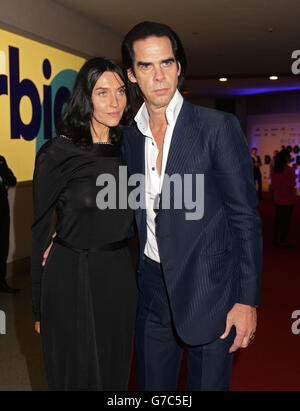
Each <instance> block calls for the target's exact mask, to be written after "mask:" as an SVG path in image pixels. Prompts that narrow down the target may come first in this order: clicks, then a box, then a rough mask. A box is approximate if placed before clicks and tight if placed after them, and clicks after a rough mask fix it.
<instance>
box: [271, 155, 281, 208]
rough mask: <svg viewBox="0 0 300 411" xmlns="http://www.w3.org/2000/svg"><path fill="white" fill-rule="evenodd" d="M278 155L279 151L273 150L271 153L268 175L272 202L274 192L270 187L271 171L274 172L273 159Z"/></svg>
mask: <svg viewBox="0 0 300 411" xmlns="http://www.w3.org/2000/svg"><path fill="white" fill-rule="evenodd" d="M278 153H279V150H274V151H273V157H272V159H271V161H270V174H269V181H270V191H271V195H272V200H273V201H274V191H273V187H272V170H274V166H275V159H276V156H277V154H278Z"/></svg>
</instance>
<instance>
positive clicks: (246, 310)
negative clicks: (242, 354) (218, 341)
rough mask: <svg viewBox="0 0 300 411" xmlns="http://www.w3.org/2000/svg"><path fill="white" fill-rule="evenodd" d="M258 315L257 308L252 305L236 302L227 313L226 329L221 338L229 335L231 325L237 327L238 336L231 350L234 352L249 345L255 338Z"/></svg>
mask: <svg viewBox="0 0 300 411" xmlns="http://www.w3.org/2000/svg"><path fill="white" fill-rule="evenodd" d="M256 323H257V315H256V308H255V307H254V306H252V305H245V304H239V303H236V304H235V305H234V306H233V307H232V309H231V310H230V311H229V313H228V314H227V321H226V329H225V332H224V334H223V335H221V337H220V338H222V339H224V338H226V337H227V336H228V334H229V332H230V330H231V327H232V326H233V325H234V326H235V328H236V337H235V339H234V341H233V344H232V346H231V347H230V349H229V352H230V353H231V352H234V351H236V350H237V349H239V348H241V347H242V348H246V347H248V345H249V343H250V341H251V340H252V339H253V338H254V334H255V331H256Z"/></svg>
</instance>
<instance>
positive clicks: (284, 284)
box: [0, 195, 300, 391]
mask: <svg viewBox="0 0 300 411" xmlns="http://www.w3.org/2000/svg"><path fill="white" fill-rule="evenodd" d="M260 212H261V216H262V220H263V234H264V269H263V291H262V296H263V304H262V306H261V307H259V309H258V328H257V332H256V338H255V341H254V342H253V343H251V345H250V346H249V347H248V348H247V349H244V350H240V351H239V352H238V353H237V354H236V357H235V361H234V367H233V373H232V384H231V389H232V390H236V391H240V390H253V391H261V390H271V391H272V390H274V391H275V390H276V391H277V390H278V391H280V390H300V356H299V350H300V334H298V335H294V334H293V333H292V331H291V326H292V323H293V322H294V321H295V320H294V319H292V318H291V316H292V313H293V311H295V310H300V268H299V266H300V239H299V236H300V199H299V201H298V204H297V206H296V208H295V210H294V214H293V218H292V224H291V230H290V234H289V240H290V241H291V242H292V243H293V244H294V247H293V248H291V249H278V248H273V247H272V245H271V236H272V223H273V218H274V209H273V204H272V202H271V199H270V198H269V196H268V195H265V197H264V199H263V201H262V202H261V203H260ZM8 280H9V283H10V284H12V285H13V286H15V287H19V288H21V289H22V290H21V293H20V294H18V295H9V294H0V310H2V311H4V312H5V313H6V334H5V335H0V391H4V390H26V391H30V390H34V391H40V390H46V389H47V382H46V378H45V373H44V366H43V358H42V350H41V343H40V337H39V336H38V335H37V334H36V333H35V332H34V330H33V317H32V314H31V306H30V279H29V259H25V260H22V261H17V262H15V263H13V264H10V265H9V278H8ZM299 329H300V325H299ZM134 364H135V358H134V359H133V368H132V373H131V378H130V384H129V389H130V390H136V389H137V383H136V376H135V367H134ZM185 374H186V372H185V361H183V364H182V370H181V374H180V379H179V385H178V388H179V389H183V388H184V381H185Z"/></svg>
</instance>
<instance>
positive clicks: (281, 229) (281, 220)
mask: <svg viewBox="0 0 300 411" xmlns="http://www.w3.org/2000/svg"><path fill="white" fill-rule="evenodd" d="M275 207H276V215H275V221H274V229H273V242H274V243H285V242H286V238H287V234H288V231H289V226H290V222H291V217H292V213H293V208H294V205H293V204H291V205H278V204H275Z"/></svg>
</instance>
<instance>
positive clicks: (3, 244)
mask: <svg viewBox="0 0 300 411" xmlns="http://www.w3.org/2000/svg"><path fill="white" fill-rule="evenodd" d="M9 224H10V216H9V207H8V204H5V203H4V204H1V206H0V281H1V280H4V279H5V277H6V261H7V257H8V249H9Z"/></svg>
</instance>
